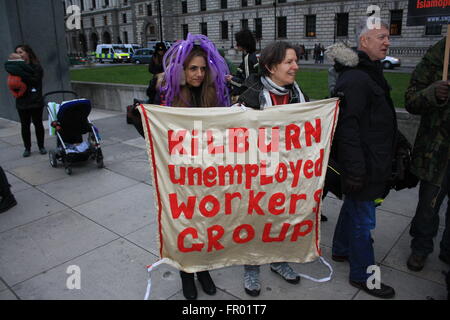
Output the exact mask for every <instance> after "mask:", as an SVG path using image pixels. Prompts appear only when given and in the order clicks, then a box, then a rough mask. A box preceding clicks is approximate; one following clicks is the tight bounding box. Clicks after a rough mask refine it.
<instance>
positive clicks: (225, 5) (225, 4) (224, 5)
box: [220, 0, 228, 9]
mask: <svg viewBox="0 0 450 320" xmlns="http://www.w3.org/2000/svg"><path fill="white" fill-rule="evenodd" d="M227 8H228V0H221V1H220V9H227Z"/></svg>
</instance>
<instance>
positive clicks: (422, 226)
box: [409, 162, 450, 257]
mask: <svg viewBox="0 0 450 320" xmlns="http://www.w3.org/2000/svg"><path fill="white" fill-rule="evenodd" d="M449 184H450V162H449V164H448V165H447V170H446V174H445V176H444V180H443V182H442V185H441V186H440V187H438V186H436V185H434V184H431V183H429V182H427V181H425V180H421V181H420V188H419V203H418V204H417V209H416V214H415V216H414V219H413V220H412V222H411V229H410V231H409V233H410V235H411V236H412V237H413V239H412V240H411V249H412V252H413V253H414V254H417V255H421V256H427V255H429V254H430V253H432V252H433V238H434V237H436V235H437V232H438V229H439V209H440V207H441V205H442V202H443V201H444V198H445V196H448V197H449V199H450V188H449ZM440 253H441V254H442V255H444V256H448V257H450V200H449V203H447V212H446V216H445V229H444V234H443V235H442V240H441V243H440Z"/></svg>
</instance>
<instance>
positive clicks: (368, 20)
mask: <svg viewBox="0 0 450 320" xmlns="http://www.w3.org/2000/svg"><path fill="white" fill-rule="evenodd" d="M381 27H384V28H386V29H388V30H389V25H388V24H387V23H386V22H385V21H384V20H383V19H381V18H377V17H375V16H370V17H363V18H361V19H359V21H358V22H357V23H356V26H355V42H356V46H357V47H359V38H360V37H361V36H362V35H363V34H365V33H366V32H368V31H370V30H372V29H374V28H381Z"/></svg>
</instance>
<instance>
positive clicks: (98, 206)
mask: <svg viewBox="0 0 450 320" xmlns="http://www.w3.org/2000/svg"><path fill="white" fill-rule="evenodd" d="M153 193H154V190H153V188H152V187H151V186H148V185H146V184H143V183H139V184H137V185H133V186H131V187H129V188H126V189H122V190H120V191H117V192H114V193H112V194H109V195H107V196H105V197H102V198H99V199H96V200H93V201H91V202H88V203H86V204H83V205H81V206H77V207H75V208H74V210H76V211H77V212H79V213H81V214H82V215H84V216H86V217H88V218H89V219H92V220H94V221H95V222H97V223H98V224H100V225H102V226H105V227H106V228H108V229H110V230H113V231H114V232H117V233H119V234H120V235H126V234H129V233H131V232H134V231H136V230H138V229H140V228H142V227H143V226H145V225H147V224H150V223H154V222H155V221H156V212H155V207H154V199H153Z"/></svg>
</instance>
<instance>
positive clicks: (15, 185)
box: [2, 167, 33, 193]
mask: <svg viewBox="0 0 450 320" xmlns="http://www.w3.org/2000/svg"><path fill="white" fill-rule="evenodd" d="M2 168H3V167H2ZM5 173H6V178H7V179H8V182H9V184H10V185H11V192H12V193H16V192H19V191H22V190H26V189H29V188H32V187H33V186H32V185H30V184H28V183H26V182H24V181H23V180H22V179H19V178H17V177H16V176H14V175H12V174H11V173H9V172H8V171H5Z"/></svg>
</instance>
